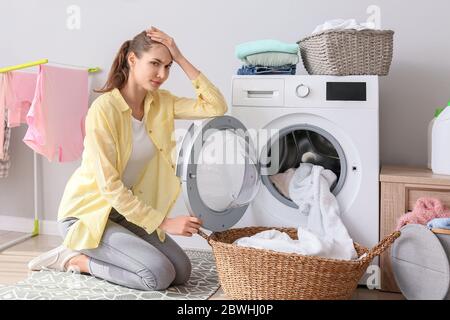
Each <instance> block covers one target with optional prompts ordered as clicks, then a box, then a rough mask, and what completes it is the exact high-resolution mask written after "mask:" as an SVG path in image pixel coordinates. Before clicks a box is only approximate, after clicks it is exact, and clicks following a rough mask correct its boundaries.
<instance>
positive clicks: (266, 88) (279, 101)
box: [232, 78, 284, 107]
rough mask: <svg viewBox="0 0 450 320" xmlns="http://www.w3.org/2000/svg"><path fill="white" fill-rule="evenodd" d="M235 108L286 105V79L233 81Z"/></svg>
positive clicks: (239, 79)
mask: <svg viewBox="0 0 450 320" xmlns="http://www.w3.org/2000/svg"><path fill="white" fill-rule="evenodd" d="M232 86H233V90H232V92H233V98H232V103H233V106H255V107H273V106H279V107H282V106H283V105H284V79H276V78H275V79H274V78H266V79H261V78H256V79H255V78H253V79H252V78H235V79H233V84H232Z"/></svg>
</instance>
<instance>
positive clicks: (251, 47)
mask: <svg viewBox="0 0 450 320" xmlns="http://www.w3.org/2000/svg"><path fill="white" fill-rule="evenodd" d="M262 52H285V53H292V54H297V52H298V44H296V43H285V42H281V41H278V40H272V39H266V40H256V41H250V42H245V43H241V44H239V45H237V46H236V49H235V54H236V57H238V58H239V59H244V58H245V57H246V56H248V55H251V54H256V53H262Z"/></svg>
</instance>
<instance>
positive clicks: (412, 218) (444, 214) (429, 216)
mask: <svg viewBox="0 0 450 320" xmlns="http://www.w3.org/2000/svg"><path fill="white" fill-rule="evenodd" d="M448 217H450V210H448V209H446V208H445V207H444V205H443V204H442V202H441V201H440V200H439V199H435V198H426V197H423V198H419V199H417V201H416V203H415V204H414V209H413V211H412V212H407V213H405V214H404V215H402V216H401V217H400V218H399V219H398V221H397V227H396V229H395V230H400V229H401V227H403V226H404V225H406V224H409V223H414V224H423V225H426V224H427V223H428V222H429V221H431V220H433V219H434V218H448Z"/></svg>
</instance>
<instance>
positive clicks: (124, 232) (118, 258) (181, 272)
mask: <svg viewBox="0 0 450 320" xmlns="http://www.w3.org/2000/svg"><path fill="white" fill-rule="evenodd" d="M76 221H77V218H67V219H65V220H63V221H61V222H59V223H58V225H59V229H60V232H61V235H62V236H63V237H65V236H66V234H67V232H68V230H69V228H70V226H72V225H73V224H74V223H75V222H76ZM80 252H81V253H83V254H85V255H86V256H88V257H89V258H90V259H89V273H90V274H91V275H93V276H95V277H97V278H101V279H104V280H107V281H109V282H112V283H116V284H119V285H122V286H125V287H128V288H133V289H138V290H164V289H166V288H167V287H169V286H170V285H177V284H182V283H185V282H186V281H187V280H188V279H189V277H190V275H191V262H190V260H189V257H188V256H187V255H186V253H185V252H184V251H183V249H181V247H180V246H179V245H178V244H177V243H176V242H175V241H174V240H173V239H172V238H170V237H169V236H168V235H166V239H165V241H164V242H161V241H160V240H159V238H158V235H157V234H156V232H153V233H152V234H148V233H147V232H146V231H145V230H144V229H142V228H140V227H139V226H137V225H135V224H133V223H131V222H128V221H127V220H126V219H125V218H124V217H123V216H122V215H120V214H119V213H117V211H116V210H114V209H113V210H111V213H110V215H109V219H108V222H107V225H106V228H105V231H104V233H103V236H102V239H101V241H100V244H99V246H98V247H97V248H95V249H87V250H81V251H80Z"/></svg>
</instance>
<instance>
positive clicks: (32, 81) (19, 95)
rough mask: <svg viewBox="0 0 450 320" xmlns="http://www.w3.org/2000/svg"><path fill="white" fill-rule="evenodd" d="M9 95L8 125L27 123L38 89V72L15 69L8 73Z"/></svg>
mask: <svg viewBox="0 0 450 320" xmlns="http://www.w3.org/2000/svg"><path fill="white" fill-rule="evenodd" d="M8 74H9V75H10V79H9V80H8V89H7V90H8V91H9V95H8V96H7V99H6V108H7V109H8V127H10V128H13V127H18V126H20V124H22V123H27V113H28V111H29V110H30V106H31V103H32V102H33V97H34V94H35V90H36V80H37V74H36V73H28V72H19V71H13V72H9V73H8Z"/></svg>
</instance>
